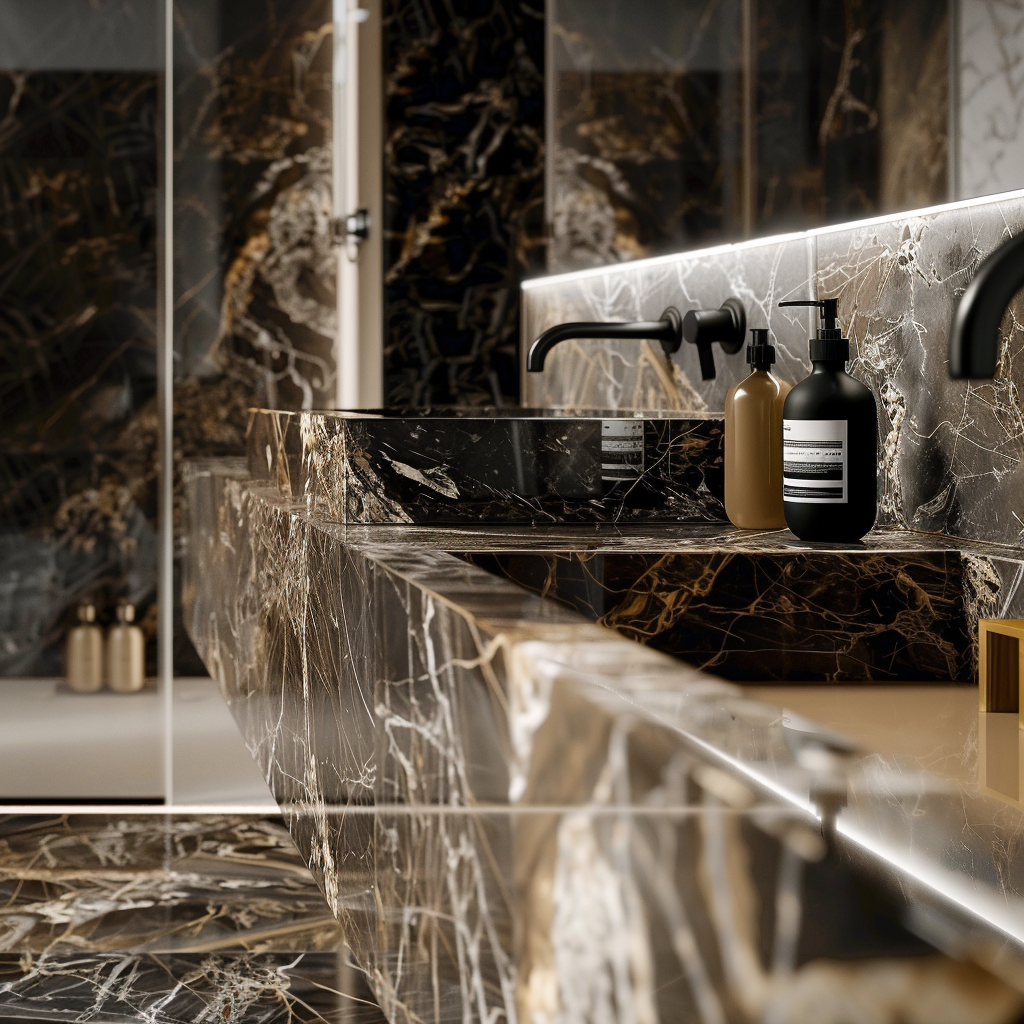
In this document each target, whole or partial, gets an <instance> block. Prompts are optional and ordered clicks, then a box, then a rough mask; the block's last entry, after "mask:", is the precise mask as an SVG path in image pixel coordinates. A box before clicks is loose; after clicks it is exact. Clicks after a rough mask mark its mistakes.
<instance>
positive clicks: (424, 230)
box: [384, 0, 544, 406]
mask: <svg viewBox="0 0 1024 1024" xmlns="http://www.w3.org/2000/svg"><path fill="white" fill-rule="evenodd" d="M384 9H385V22H384V53H385V75H386V86H385V88H386V115H385V116H386V125H385V134H386V139H385V148H384V187H385V202H386V210H385V225H384V231H385V295H384V311H385V321H384V339H385V341H384V376H385V381H384V401H385V404H387V405H417V406H419V405H438V404H471V405H480V404H486V405H492V404H495V403H499V402H500V401H501V400H502V399H506V400H508V399H512V400H514V399H515V397H516V395H517V393H518V390H519V364H518V341H519V309H518V300H519V296H518V290H519V289H518V286H519V282H520V281H521V280H522V278H523V276H524V275H525V274H527V273H529V272H536V271H537V270H539V269H541V268H542V267H543V205H544V167H543V156H544V81H543V72H544V4H543V3H541V2H539V0H456V2H442V0H387V2H386V3H385V4H384Z"/></svg>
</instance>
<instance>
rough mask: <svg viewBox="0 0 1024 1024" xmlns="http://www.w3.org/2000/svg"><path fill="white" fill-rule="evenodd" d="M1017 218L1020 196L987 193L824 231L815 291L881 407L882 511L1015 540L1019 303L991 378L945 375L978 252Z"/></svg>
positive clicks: (1023, 481)
mask: <svg viewBox="0 0 1024 1024" xmlns="http://www.w3.org/2000/svg"><path fill="white" fill-rule="evenodd" d="M1022 227H1024V200H1021V199H1012V200H1003V201H999V202H993V203H991V204H986V205H983V206H979V207H970V208H967V209H951V210H948V211H943V212H937V213H933V214H928V215H925V216H920V217H895V218H893V219H892V220H890V221H886V222H884V223H881V224H873V225H867V226H864V227H853V228H851V229H849V230H844V231H836V232H827V233H823V234H821V235H819V237H818V280H817V288H818V294H820V295H835V296H837V297H838V298H839V307H840V317H841V319H842V321H843V323H844V325H846V326H847V327H848V330H849V335H850V339H851V342H852V344H853V348H852V350H851V352H852V354H853V360H852V362H851V372H852V373H853V374H854V375H855V376H857V377H859V378H860V379H861V380H863V381H864V382H865V383H867V384H868V385H869V386H870V387H871V389H872V391H873V392H874V394H875V397H876V401H877V404H878V411H879V442H880V460H879V518H880V520H881V521H882V522H887V523H891V524H893V525H897V526H901V527H906V528H909V529H917V530H927V531H930V532H935V533H947V534H951V535H954V536H960V537H973V538H976V539H980V540H990V541H995V542H998V543H1004V544H1012V545H1014V546H1015V547H1020V546H1021V545H1022V544H1024V524H1022V523H1021V521H1020V519H1019V513H1018V509H1019V508H1021V502H1022V498H1024V478H1022V477H1021V474H1020V473H1019V472H1017V468H1018V466H1019V464H1020V462H1021V459H1022V456H1024V423H1022V419H1021V410H1020V404H1019V401H1018V398H1017V391H1018V387H1017V384H1016V380H1015V378H1016V377H1017V375H1018V371H1017V364H1018V363H1019V362H1020V361H1021V356H1020V352H1021V346H1022V344H1024V335H1022V333H1021V330H1020V326H1019V324H1020V321H1021V310H1022V308H1024V307H1021V306H1020V304H1019V301H1016V300H1015V302H1014V304H1013V307H1012V314H1011V316H1010V317H1009V318H1008V319H1007V321H1006V323H1005V335H1004V342H1003V346H1004V347H1003V358H1002V361H1001V365H1000V369H999V373H998V374H997V377H996V379H995V380H993V381H982V382H976V383H968V382H965V381H951V380H950V379H949V375H948V371H947V368H946V357H947V353H946V346H947V339H948V336H949V335H948V332H949V325H950V323H951V322H952V317H953V312H954V310H955V308H956V303H957V300H958V299H959V297H960V295H962V294H963V290H964V288H965V287H966V285H967V283H968V281H969V280H970V278H971V275H972V273H973V271H974V270H975V269H976V268H977V266H978V264H979V263H980V262H981V259H982V258H983V257H984V256H985V255H987V254H988V253H989V252H991V251H992V250H993V249H994V248H995V247H996V246H997V245H999V243H1000V242H1001V241H1002V240H1004V239H1005V238H1006V237H1008V236H1009V235H1011V234H1015V233H1017V232H1018V231H1019V230H1021V228H1022Z"/></svg>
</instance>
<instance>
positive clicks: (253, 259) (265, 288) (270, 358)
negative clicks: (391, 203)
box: [173, 0, 337, 674]
mask: <svg viewBox="0 0 1024 1024" xmlns="http://www.w3.org/2000/svg"><path fill="white" fill-rule="evenodd" d="M174 24H175V35H174V54H175V57H174V61H175V64H174V92H175V96H174V102H175V108H174V254H173V259H174V292H175V294H174V306H175V309H174V357H175V369H174V372H175V378H174V455H175V535H176V538H177V541H176V551H177V552H178V553H179V554H180V546H181V542H182V540H181V537H182V535H181V522H182V520H181V490H180V465H181V460H182V459H184V458H189V457H198V456H215V455H232V454H242V453H243V452H244V450H245V428H246V422H247V418H248V409H249V407H250V406H253V405H260V406H269V407H271V408H284V409H310V408H322V407H324V406H331V405H333V404H334V401H335V394H336V379H335V375H336V367H335V359H334V335H335V327H336V315H337V314H336V296H335V278H336V254H335V251H334V248H333V245H332V217H333V207H332V194H331V161H332V156H331V117H332V67H333V60H332V50H333V8H332V4H331V2H330V0H302V2H300V3H294V2H289V0H260V2H258V3H234V2H229V0H223V2H218V3H213V4H211V3H208V2H205V0H176V2H175V5H174ZM179 618H180V614H179V613H178V611H177V609H176V620H177V619H179ZM175 658H176V668H177V671H178V672H179V673H186V674H189V673H197V672H198V673H200V674H202V673H203V667H202V664H201V663H200V662H199V661H198V659H197V658H196V656H195V653H194V651H192V650H191V645H190V644H189V642H188V640H187V637H186V636H185V635H184V633H183V632H182V631H181V630H180V627H179V628H177V629H176V633H175Z"/></svg>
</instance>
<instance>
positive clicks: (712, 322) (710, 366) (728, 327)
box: [683, 298, 747, 380]
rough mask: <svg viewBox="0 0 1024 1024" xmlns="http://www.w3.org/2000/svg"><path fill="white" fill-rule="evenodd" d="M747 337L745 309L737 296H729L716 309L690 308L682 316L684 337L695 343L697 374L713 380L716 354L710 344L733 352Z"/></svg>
mask: <svg viewBox="0 0 1024 1024" xmlns="http://www.w3.org/2000/svg"><path fill="white" fill-rule="evenodd" d="M746 336H747V311H746V310H745V309H744V308H743V303H742V302H740V300H739V299H736V298H728V299H726V300H725V302H723V303H722V305H721V308H719V309H691V310H690V311H689V312H688V313H687V314H686V316H684V317H683V338H685V339H686V341H688V342H690V344H692V345H696V346H697V355H698V356H699V357H700V375H701V377H702V378H703V379H704V380H714V379H715V357H714V354H713V353H712V350H711V345H712V344H713V343H714V342H716V341H717V342H718V343H719V345H721V346H722V349H723V350H724V351H725V352H728V353H729V354H730V355H732V354H733V353H735V352H739V350H740V349H741V348H742V347H743V342H744V340H745V339H746Z"/></svg>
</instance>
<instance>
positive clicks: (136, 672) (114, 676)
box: [107, 601, 146, 693]
mask: <svg viewBox="0 0 1024 1024" xmlns="http://www.w3.org/2000/svg"><path fill="white" fill-rule="evenodd" d="M134 623H135V606H134V605H133V604H129V603H128V602H127V601H121V602H120V603H119V604H118V606H117V622H115V623H114V625H112V626H111V627H110V629H109V631H108V632H107V685H108V686H109V687H110V688H111V689H112V690H113V691H114V692H115V693H135V692H136V691H137V690H141V689H142V687H143V685H144V684H145V682H146V642H145V638H144V637H143V635H142V630H141V629H140V628H139V627H138V626H136V625H135V624H134Z"/></svg>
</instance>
